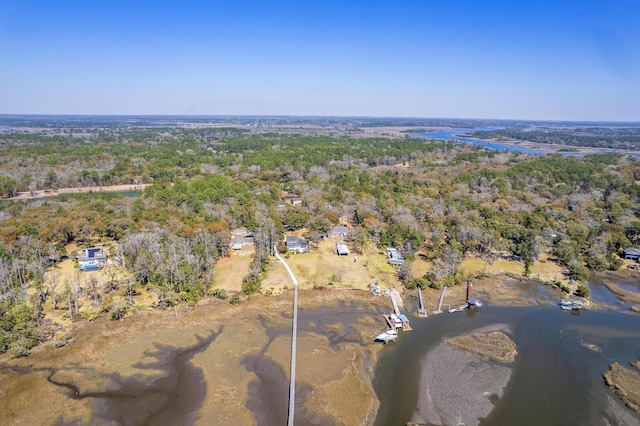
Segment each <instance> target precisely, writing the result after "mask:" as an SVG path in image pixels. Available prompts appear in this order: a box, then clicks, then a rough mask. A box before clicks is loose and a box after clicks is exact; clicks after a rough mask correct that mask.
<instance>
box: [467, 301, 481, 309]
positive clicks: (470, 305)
mask: <svg viewBox="0 0 640 426" xmlns="http://www.w3.org/2000/svg"><path fill="white" fill-rule="evenodd" d="M480 307H482V303H480V301H479V300H475V299H469V300H467V308H469V309H476V308H480Z"/></svg>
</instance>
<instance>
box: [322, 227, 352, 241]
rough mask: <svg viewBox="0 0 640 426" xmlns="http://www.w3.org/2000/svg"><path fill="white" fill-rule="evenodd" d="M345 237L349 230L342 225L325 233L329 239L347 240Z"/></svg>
mask: <svg viewBox="0 0 640 426" xmlns="http://www.w3.org/2000/svg"><path fill="white" fill-rule="evenodd" d="M347 235H349V228H347V227H346V226H343V225H338V226H334V227H333V228H331V229H329V232H327V236H328V237H329V238H347Z"/></svg>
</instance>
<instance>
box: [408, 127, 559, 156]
mask: <svg viewBox="0 0 640 426" xmlns="http://www.w3.org/2000/svg"><path fill="white" fill-rule="evenodd" d="M494 129H495V128H483V129H450V130H440V131H438V132H430V133H414V134H411V135H410V136H413V137H416V138H425V139H438V140H445V141H456V142H464V143H470V144H473V145H477V146H481V147H484V148H488V149H495V150H498V151H514V152H523V153H525V154H548V153H549V152H547V151H543V150H540V149H528V148H523V147H520V146H514V145H505V144H501V143H497V142H488V141H483V140H480V139H472V138H466V137H461V136H455V135H460V134H465V133H469V132H473V131H474V130H494Z"/></svg>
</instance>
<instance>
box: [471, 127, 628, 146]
mask: <svg viewBox="0 0 640 426" xmlns="http://www.w3.org/2000/svg"><path fill="white" fill-rule="evenodd" d="M468 136H471V137H474V138H478V139H497V140H521V141H529V142H536V143H547V144H556V145H566V146H581V147H592V148H611V149H626V150H639V149H640V128H632V127H625V128H608V127H588V128H577V129H560V130H559V129H536V130H525V129H516V128H508V129H498V130H490V131H476V132H473V133H471V134H469V135H468Z"/></svg>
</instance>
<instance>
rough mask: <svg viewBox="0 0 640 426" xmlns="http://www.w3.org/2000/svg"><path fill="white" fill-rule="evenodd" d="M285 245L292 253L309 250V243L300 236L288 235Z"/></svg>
mask: <svg viewBox="0 0 640 426" xmlns="http://www.w3.org/2000/svg"><path fill="white" fill-rule="evenodd" d="M285 245H286V246H287V249H288V250H289V251H290V252H292V253H305V252H307V251H308V250H309V243H308V242H307V240H305V239H304V238H298V237H296V236H293V235H287V236H286V238H285Z"/></svg>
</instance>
